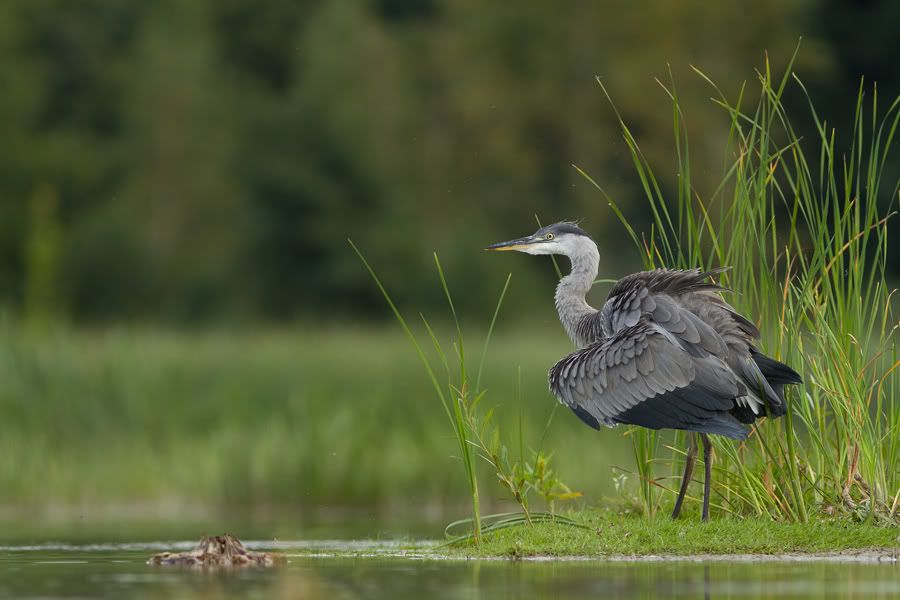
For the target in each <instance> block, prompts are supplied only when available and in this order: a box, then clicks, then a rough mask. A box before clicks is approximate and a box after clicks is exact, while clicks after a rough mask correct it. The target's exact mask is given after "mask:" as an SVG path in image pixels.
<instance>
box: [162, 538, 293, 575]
mask: <svg viewBox="0 0 900 600" xmlns="http://www.w3.org/2000/svg"><path fill="white" fill-rule="evenodd" d="M284 561H285V558H284V556H283V555H281V554H273V553H271V552H253V551H252V550H247V549H246V548H245V547H244V545H243V544H242V543H241V541H240V540H239V539H237V538H236V537H234V536H233V535H229V534H227V533H226V534H225V535H212V536H207V537H204V538H203V539H202V540H200V544H199V545H198V546H197V547H196V548H194V549H193V550H189V551H187V552H162V553H160V554H156V555H154V556H152V557H150V560H148V561H147V564H148V565H159V566H166V567H195V568H218V567H224V568H232V567H239V568H240V567H274V566H276V565H279V564H282V563H283V562H284Z"/></svg>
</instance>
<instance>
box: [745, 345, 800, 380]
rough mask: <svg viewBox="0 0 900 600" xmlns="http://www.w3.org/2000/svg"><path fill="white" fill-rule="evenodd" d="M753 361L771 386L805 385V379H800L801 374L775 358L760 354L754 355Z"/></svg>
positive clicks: (755, 353)
mask: <svg viewBox="0 0 900 600" xmlns="http://www.w3.org/2000/svg"><path fill="white" fill-rule="evenodd" d="M753 360H754V361H755V362H756V366H758V367H759V370H760V371H762V374H763V375H764V376H765V378H766V380H768V382H769V383H770V384H773V383H780V384H787V385H789V384H792V383H803V378H802V377H800V373H798V372H797V371H795V370H793V369H792V368H790V367H789V366H787V365H786V364H784V363H783V362H778V361H777V360H775V359H774V358H770V357H768V356H766V355H765V354H762V353H760V352H754V353H753Z"/></svg>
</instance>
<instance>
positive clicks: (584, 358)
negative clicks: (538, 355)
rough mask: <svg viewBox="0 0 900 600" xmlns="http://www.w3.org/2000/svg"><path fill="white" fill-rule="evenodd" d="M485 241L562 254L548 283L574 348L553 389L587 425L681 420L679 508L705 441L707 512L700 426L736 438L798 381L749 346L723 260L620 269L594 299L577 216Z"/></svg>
mask: <svg viewBox="0 0 900 600" xmlns="http://www.w3.org/2000/svg"><path fill="white" fill-rule="evenodd" d="M485 250H488V251H509V250H515V251H519V252H525V253H527V254H562V255H564V256H567V257H568V258H569V260H570V261H571V264H572V268H571V272H570V273H569V274H568V275H566V276H565V277H563V278H562V279H561V280H560V281H559V285H557V287H556V295H555V301H556V309H557V312H558V313H559V319H560V321H562V324H563V327H564V328H565V330H566V333H568V335H569V337H570V338H571V339H572V341H573V342H574V343H575V346H576V347H577V350H576V351H575V352H573V353H572V354H569V355H568V356H566V357H564V358H563V359H562V360H560V361H559V362H558V363H556V365H554V366H553V368H552V369H550V374H549V378H550V390H551V391H552V392H553V394H554V395H555V396H556V397H557V398H558V399H559V401H560V402H562V403H563V404H565V405H566V406H568V407H569V408H571V409H572V411H573V412H574V413H575V414H576V415H577V416H578V417H579V418H580V419H581V420H582V421H584V422H585V423H587V424H588V425H590V426H591V427H593V428H595V429H600V426H601V425H605V426H608V427H614V426H616V425H619V424H631V425H638V426H641V427H647V428H650V429H680V430H684V431H687V432H689V434H688V435H689V437H690V441H691V444H690V448H689V449H688V452H687V456H686V459H685V466H684V475H683V476H682V479H681V488H680V490H679V492H678V497H677V499H676V501H675V508H674V510H673V511H672V518H677V517H678V514H679V513H680V512H681V505H682V502H683V501H684V495H685V493H686V492H687V488H688V484H689V483H690V480H691V475H692V473H693V468H694V462H695V460H696V456H697V443H696V435H697V434H699V437H700V440H701V442H702V444H703V451H704V466H705V479H704V485H703V512H702V519H703V520H704V521H705V520H707V519H708V518H709V493H710V477H711V465H712V445H711V443H710V440H709V434H717V435H723V436H726V437H729V438H733V439H738V440H743V439H745V438H746V437H747V431H746V429H745V428H744V424H750V423H753V422H754V421H756V420H757V419H759V418H761V417H764V416H768V417H770V418H777V417H780V416H782V415H784V414H785V412H786V410H787V407H786V404H785V400H784V386H785V385H788V384H796V383H802V380H801V378H800V375H799V374H797V372H796V371H794V370H793V369H792V368H790V367H789V366H788V365H785V364H783V363H781V362H779V361H777V360H775V359H773V358H770V357H768V356H766V355H764V354H762V353H761V352H760V351H759V349H758V348H757V347H756V341H757V340H758V339H759V338H760V332H759V329H758V328H757V327H756V325H754V324H753V323H752V322H751V321H750V320H748V319H747V318H746V317H744V316H742V315H740V314H739V313H738V312H737V311H736V310H735V309H734V308H732V307H731V306H730V305H729V304H728V303H727V302H726V301H725V300H724V298H723V297H722V292H724V291H726V290H725V288H723V287H720V286H719V285H718V284H716V283H715V282H714V281H712V280H711V279H710V278H711V277H712V276H713V275H717V274H719V273H721V272H722V271H725V270H726V269H724V268H719V269H712V270H710V271H701V270H700V269H690V270H675V269H656V270H653V271H642V272H639V273H634V274H632V275H628V276H626V277H624V278H622V279H621V280H619V281H618V282H617V283H616V284H615V285H614V286H613V288H612V290H610V292H609V296H608V297H607V299H606V302H605V303H604V304H603V307H602V308H601V309H600V310H597V309H595V308H593V307H592V306H590V305H589V304H588V303H587V301H586V299H585V297H586V295H587V293H588V291H589V290H590V289H591V287H592V285H593V283H594V280H595V278H596V277H597V272H598V268H599V262H600V254H599V252H598V250H597V245H596V244H595V243H594V241H593V240H592V239H591V238H590V237H589V236H588V235H587V234H586V233H585V232H584V231H582V229H581V228H580V227H578V226H577V225H576V224H574V223H569V222H562V223H556V224H554V225H549V226H547V227H541V228H540V229H538V230H537V231H536V232H535V233H533V234H532V235H529V236H526V237H523V238H518V239H515V240H510V241H508V242H501V243H499V244H494V245H492V246H488V247H487V248H485Z"/></svg>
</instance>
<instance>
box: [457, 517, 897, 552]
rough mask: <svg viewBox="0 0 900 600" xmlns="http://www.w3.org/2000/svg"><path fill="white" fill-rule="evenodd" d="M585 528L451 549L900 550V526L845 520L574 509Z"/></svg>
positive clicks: (539, 529)
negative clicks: (702, 518) (705, 517)
mask: <svg viewBox="0 0 900 600" xmlns="http://www.w3.org/2000/svg"><path fill="white" fill-rule="evenodd" d="M568 516H569V517H571V518H574V519H575V520H577V521H579V522H581V523H583V524H584V525H585V527H583V528H580V527H572V526H566V525H558V524H555V523H550V522H545V523H537V524H535V525H534V526H533V527H528V526H524V525H522V526H516V527H510V528H505V529H500V530H498V531H493V532H488V533H485V535H484V536H483V538H482V543H481V544H478V545H476V544H471V543H470V544H464V545H456V546H453V547H451V551H452V553H454V554H459V555H465V556H468V557H473V558H476V557H478V558H482V557H494V556H507V557H527V556H610V555H637V556H643V555H651V554H654V555H658V554H664V555H694V554H782V553H794V552H797V553H824V552H835V551H843V550H861V549H876V548H877V549H895V550H897V549H900V528H898V527H878V526H874V525H871V524H859V523H851V522H848V521H846V520H834V521H816V522H814V523H779V522H775V521H772V520H771V519H759V518H751V519H730V518H726V519H715V520H712V521H709V522H707V523H700V522H699V521H697V520H696V519H694V518H691V519H690V520H686V519H682V520H679V521H673V520H671V519H668V518H665V517H658V518H653V519H646V518H641V517H638V516H635V515H631V516H625V515H621V514H617V513H612V512H603V513H598V512H593V511H585V512H583V513H573V514H570V515H568Z"/></svg>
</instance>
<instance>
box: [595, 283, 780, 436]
mask: <svg viewBox="0 0 900 600" xmlns="http://www.w3.org/2000/svg"><path fill="white" fill-rule="evenodd" d="M725 270H726V269H725V268H719V269H713V270H711V271H705V272H704V271H700V269H690V270H684V271H682V270H674V269H656V270H654V271H644V272H641V273H635V274H633V275H629V276H627V277H625V278H623V279H622V280H620V281H619V282H618V283H617V284H616V285H615V286H614V287H613V289H612V290H611V291H610V293H609V297H608V298H607V301H606V303H605V304H604V306H603V309H602V310H601V315H602V319H603V322H604V324H605V326H606V327H607V329H608V330H609V331H612V332H615V331H619V330H621V329H622V328H624V327H628V326H629V325H632V324H634V323H636V322H637V321H638V319H640V318H641V317H642V316H643V315H649V316H650V317H651V318H652V319H653V321H654V322H656V323H658V324H659V325H660V327H662V328H664V329H665V330H666V331H668V332H669V333H671V334H672V335H674V336H675V337H676V338H678V339H679V341H681V342H683V343H684V346H685V348H687V349H688V350H689V351H692V350H693V349H695V348H697V349H700V351H702V352H705V353H709V354H712V355H713V356H717V357H719V358H721V359H722V360H724V361H725V362H726V363H727V364H728V366H729V367H730V368H731V369H732V371H734V373H736V374H737V375H738V377H739V378H740V379H741V381H742V382H743V383H744V384H745V385H746V386H747V387H748V388H749V389H750V390H751V392H750V393H749V394H748V395H747V396H745V397H743V398H742V399H741V401H740V402H741V404H742V406H745V407H746V409H747V411H749V412H748V413H747V417H748V418H749V419H750V421H752V419H753V418H754V417H755V415H757V414H761V413H763V412H764V411H763V406H767V407H768V408H769V409H770V410H771V412H772V414H774V415H782V414H784V412H785V404H784V400H783V398H782V397H781V396H780V395H779V394H778V393H777V392H776V391H775V389H773V388H772V387H771V385H770V384H769V382H768V381H767V380H766V377H765V376H764V374H763V373H762V371H761V370H760V368H759V366H758V364H757V361H756V360H754V356H755V355H756V354H758V351H757V349H756V347H755V343H756V340H758V339H759V337H760V332H759V329H758V328H757V327H756V325H754V324H753V323H752V322H751V321H750V320H749V319H747V318H746V317H744V316H743V315H741V314H740V313H738V312H737V311H736V310H735V309H734V308H732V307H731V306H730V305H729V304H728V303H727V302H726V301H725V300H724V299H723V298H722V295H721V293H722V292H723V291H726V290H725V288H723V287H721V286H719V285H718V284H716V283H715V282H713V281H710V279H709V278H710V277H711V276H712V275H716V274H719V273H721V272H722V271H725Z"/></svg>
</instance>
